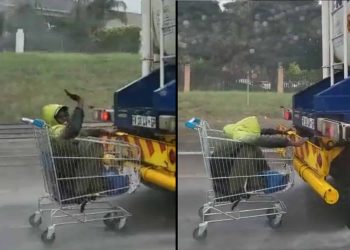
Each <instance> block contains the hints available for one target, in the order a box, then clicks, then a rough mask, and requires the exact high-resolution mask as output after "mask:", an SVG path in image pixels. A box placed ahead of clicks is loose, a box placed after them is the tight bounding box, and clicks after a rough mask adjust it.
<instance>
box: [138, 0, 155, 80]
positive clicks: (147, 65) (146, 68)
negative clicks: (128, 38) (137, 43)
mask: <svg viewBox="0 0 350 250" xmlns="http://www.w3.org/2000/svg"><path fill="white" fill-rule="evenodd" d="M141 8H142V31H141V56H142V76H146V75H148V74H149V73H150V72H151V60H152V57H151V54H152V53H151V50H152V49H151V48H152V39H151V0H142V2H141Z"/></svg>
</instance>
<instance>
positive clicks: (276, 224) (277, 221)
mask: <svg viewBox="0 0 350 250" xmlns="http://www.w3.org/2000/svg"><path fill="white" fill-rule="evenodd" d="M274 216H275V217H274V218H269V226H270V227H271V228H273V229H277V228H280V227H281V225H282V216H277V215H274Z"/></svg>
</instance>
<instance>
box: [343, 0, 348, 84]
mask: <svg viewBox="0 0 350 250" xmlns="http://www.w3.org/2000/svg"><path fill="white" fill-rule="evenodd" d="M343 43H344V45H343V50H344V51H343V54H344V79H345V78H348V2H347V1H343Z"/></svg>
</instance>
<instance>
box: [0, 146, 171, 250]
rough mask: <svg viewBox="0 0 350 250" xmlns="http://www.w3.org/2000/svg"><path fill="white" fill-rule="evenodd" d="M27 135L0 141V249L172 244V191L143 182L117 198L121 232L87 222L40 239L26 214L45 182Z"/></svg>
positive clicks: (164, 248)
mask: <svg viewBox="0 0 350 250" xmlns="http://www.w3.org/2000/svg"><path fill="white" fill-rule="evenodd" d="M36 153H37V152H36V150H35V149H34V148H33V140H32V139H14V140H13V139H2V140H0V249H1V250H15V249H16V250H21V249H25V250H40V249H65V250H68V249H84V250H88V249H101V250H107V249H135V250H141V249H142V250H143V249H145V250H147V249H150V250H151V249H152V250H158V249H159V250H167V249H175V240H176V238H175V237H176V235H175V226H176V216H175V213H176V203H175V197H174V194H169V193H167V192H163V191H159V190H152V189H150V188H147V187H144V186H142V187H141V188H139V189H138V191H137V192H136V193H135V194H134V195H122V196H119V197H117V199H116V202H117V203H118V204H119V205H121V206H122V207H124V208H126V209H127V210H129V211H130V212H131V213H132V214H133V217H131V218H129V219H128V221H127V225H126V226H127V227H126V230H125V232H115V231H106V230H105V226H104V225H103V223H102V222H101V221H100V222H92V223H86V224H75V225H69V226H61V227H57V228H56V240H55V242H54V244H53V245H52V246H50V247H47V246H45V245H44V244H43V243H42V242H41V240H40V234H41V232H42V231H43V230H44V227H43V228H41V229H40V230H34V229H32V228H31V226H30V225H29V223H28V217H29V216H30V215H31V214H32V213H33V212H34V211H35V208H36V205H37V203H36V202H37V198H38V197H39V196H41V195H43V194H44V184H43V180H42V176H41V172H40V168H39V161H38V158H37V156H36V155H35V154H36Z"/></svg>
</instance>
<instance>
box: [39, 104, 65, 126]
mask: <svg viewBox="0 0 350 250" xmlns="http://www.w3.org/2000/svg"><path fill="white" fill-rule="evenodd" d="M42 118H43V120H44V121H45V122H46V123H47V124H48V125H50V126H55V125H58V124H62V125H63V124H65V123H66V122H67V121H68V120H69V113H68V107H67V106H63V105H59V104H48V105H45V106H44V107H43V109H42Z"/></svg>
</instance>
